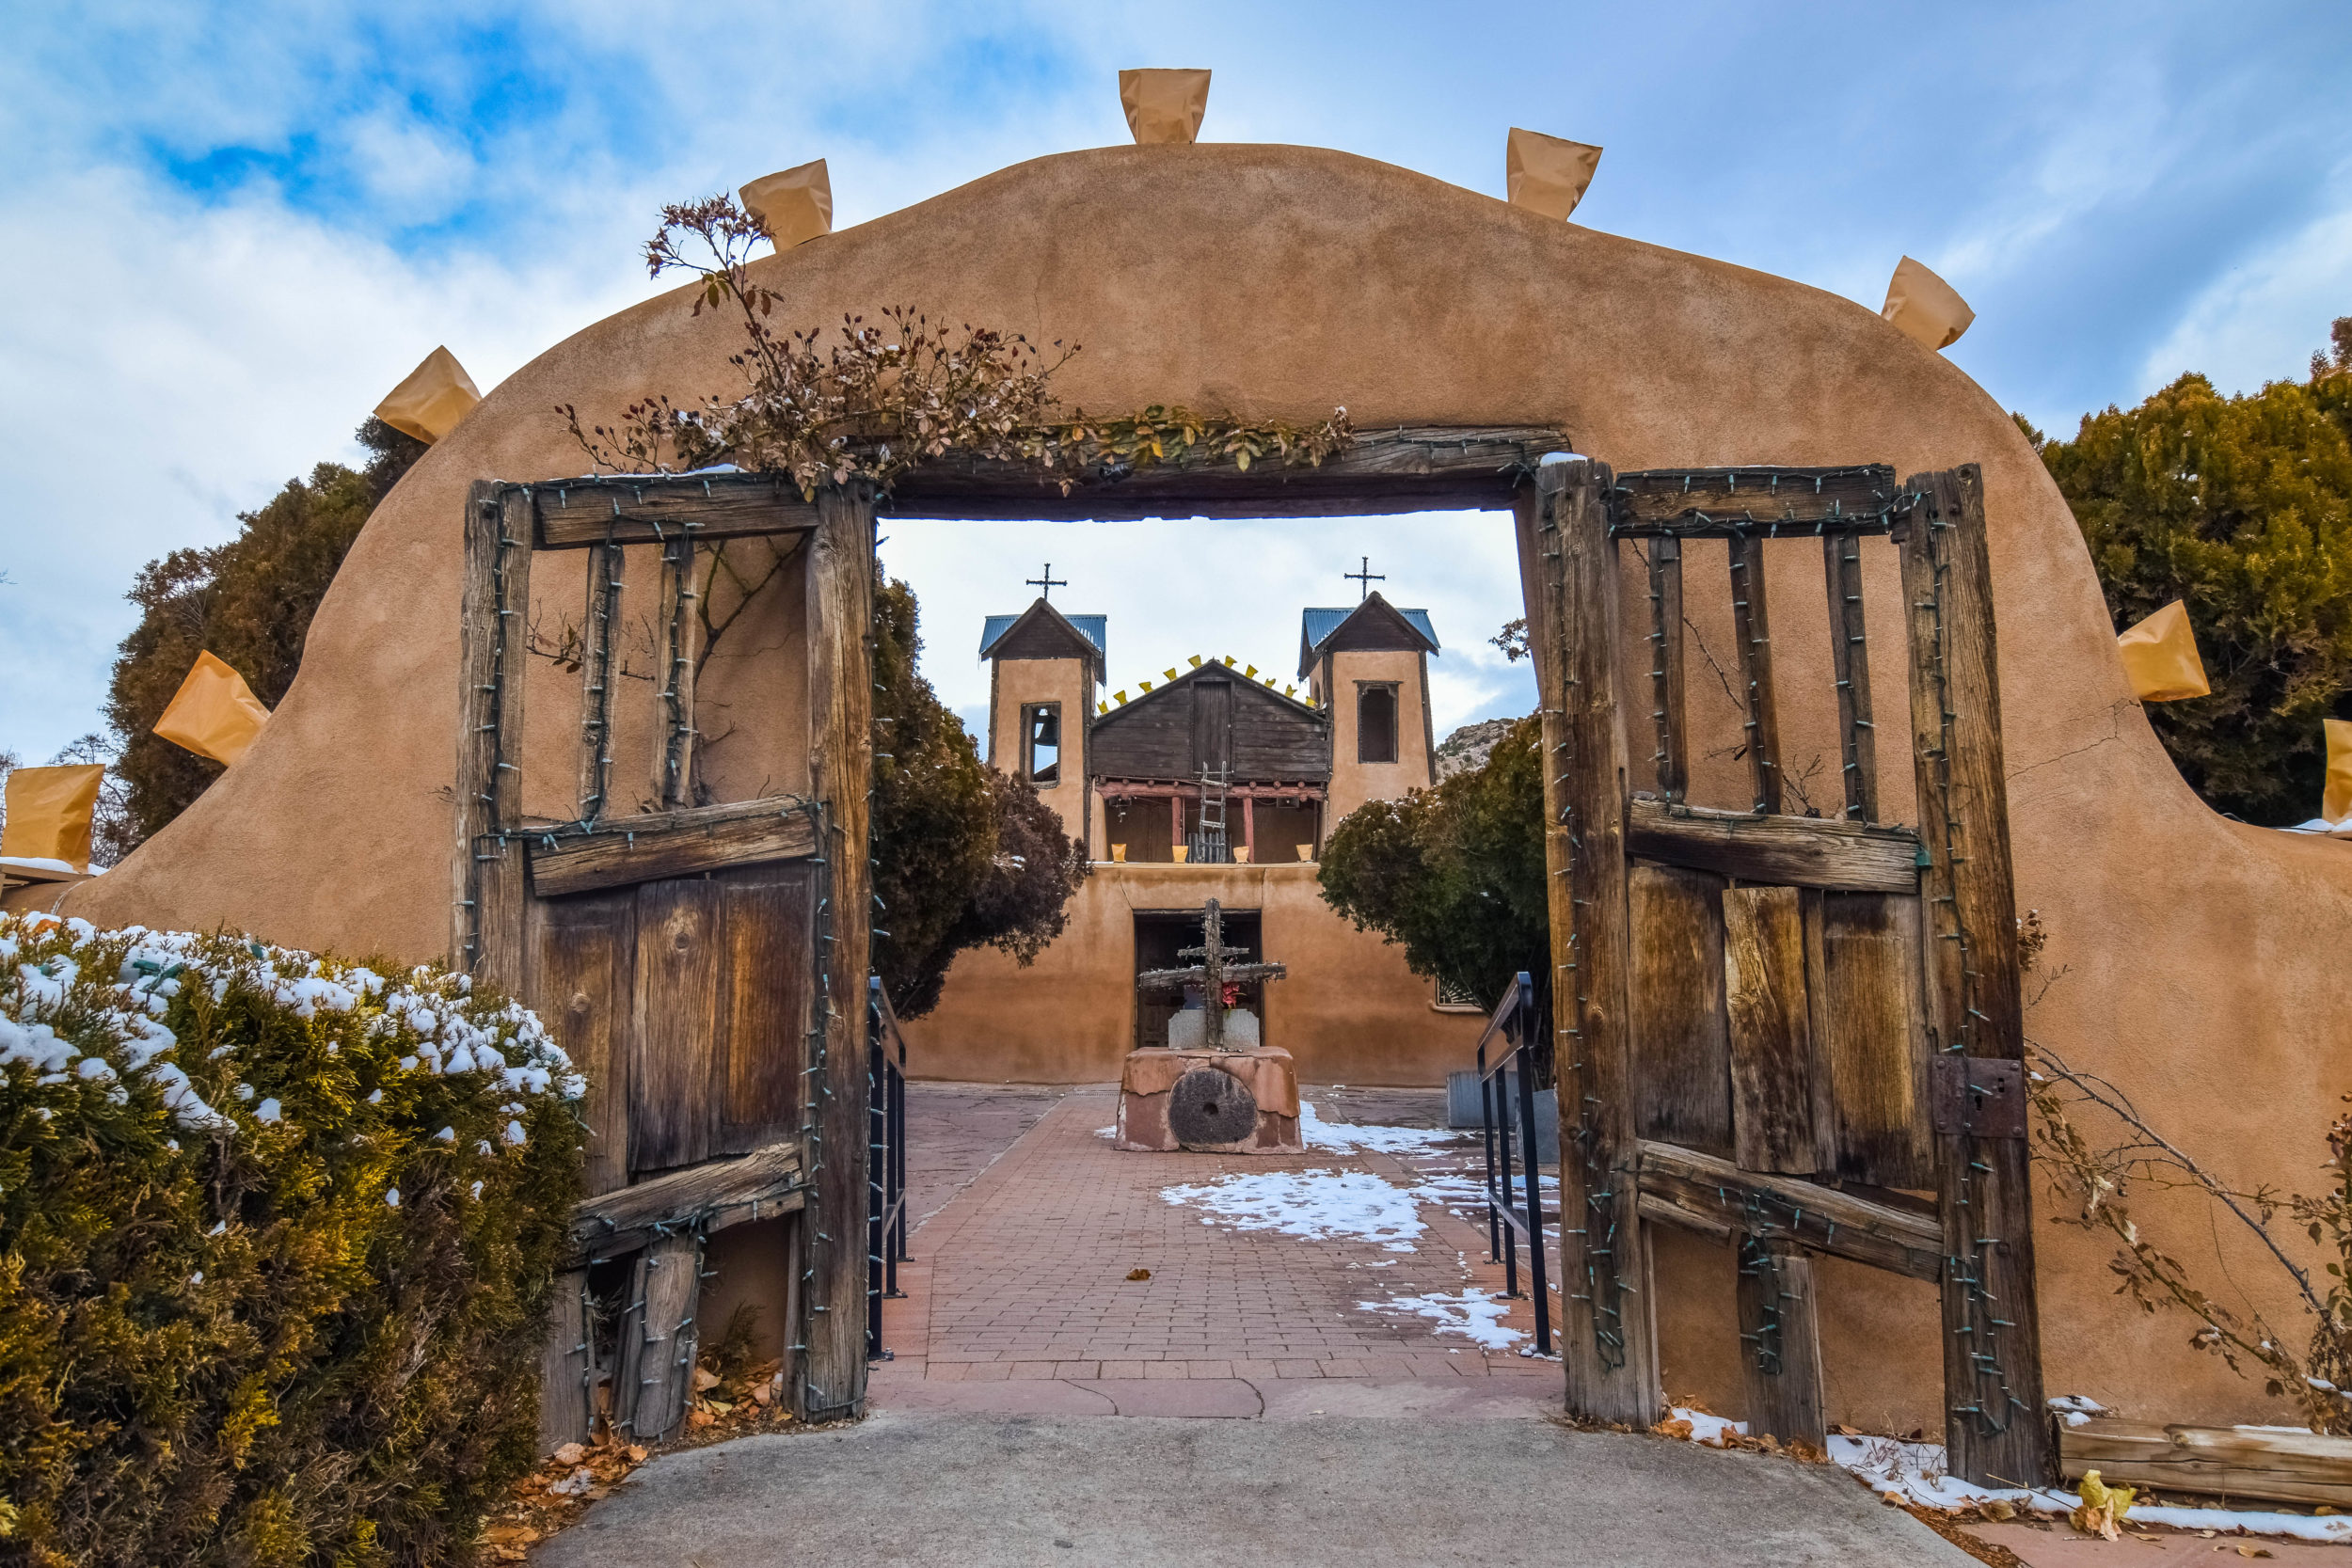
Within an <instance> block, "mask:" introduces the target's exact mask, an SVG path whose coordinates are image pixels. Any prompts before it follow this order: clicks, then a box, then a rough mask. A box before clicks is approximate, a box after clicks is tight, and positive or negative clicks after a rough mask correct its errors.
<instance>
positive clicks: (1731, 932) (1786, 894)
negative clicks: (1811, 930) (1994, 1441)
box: [1723, 887, 1820, 1176]
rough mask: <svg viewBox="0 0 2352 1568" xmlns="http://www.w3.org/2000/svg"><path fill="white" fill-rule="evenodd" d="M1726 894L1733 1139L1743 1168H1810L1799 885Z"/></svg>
mask: <svg viewBox="0 0 2352 1568" xmlns="http://www.w3.org/2000/svg"><path fill="white" fill-rule="evenodd" d="M1723 899H1724V1011H1725V1013H1726V1015H1727V1016H1728V1019H1729V1022H1730V1039H1731V1131H1732V1143H1733V1147H1734V1148H1736V1150H1737V1159H1738V1160H1739V1163H1740V1167H1741V1168H1742V1169H1745V1170H1755V1171H1775V1172H1779V1173H1782V1174H1785V1175H1797V1176H1802V1175H1805V1174H1808V1173H1810V1172H1812V1171H1814V1170H1817V1169H1819V1168H1820V1162H1819V1158H1818V1156H1817V1153H1816V1149H1815V1135H1814V1111H1813V1025H1812V1019H1811V1016H1810V1012H1809V1007H1808V1004H1807V1000H1806V992H1805V984H1804V917H1803V914H1802V911H1801V905H1800V902H1799V899H1798V895H1797V890H1796V889H1795V888H1789V887H1739V888H1729V889H1726V890H1725V891H1724V895H1723Z"/></svg>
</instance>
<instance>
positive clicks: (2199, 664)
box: [2115, 599, 2213, 703]
mask: <svg viewBox="0 0 2352 1568" xmlns="http://www.w3.org/2000/svg"><path fill="white" fill-rule="evenodd" d="M2115 645H2116V647H2117V648H2118V649H2119V650H2121V651H2122V655H2123V673H2125V674H2126V675H2128V676H2130V677H2131V682H2132V695H2133V696H2135V697H2137V698H2138V699H2139V700H2140V701H2141V702H2143V703H2177V702H2180V701H2181V700H2182V699H2184V698H2186V697H2202V696H2205V695H2207V694H2208V693H2210V692H2211V691H2212V690H2213V688H2212V687H2210V686H2208V685H2207V684H2206V683H2205V661H2204V660H2203V659H2201V658H2199V657H2197V634H2196V633H2195V632H2193V631H2191V630H2190V629H2189V625H2188V606H2187V605H2185V604H2184V603H2182V602H2181V601H2180V600H2178V599H2174V600H2173V601H2172V602H2171V603H2170V604H2169V605H2166V606H2165V607H2164V608H2163V609H2162V610H2157V611H2156V612H2155V613H2154V614H2153V615H2151V616H2149V617H2148V618H2147V619H2146V620H2144V621H2142V622H2140V623H2139V624H2138V625H2137V626H2133V627H2131V628H2130V629H2129V630H2127V631H2125V632H2124V633H2123V634H2122V636H2120V637H2118V638H2117V639H2116V640H2115Z"/></svg>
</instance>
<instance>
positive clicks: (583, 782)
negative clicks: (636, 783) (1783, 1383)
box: [580, 545, 623, 822]
mask: <svg viewBox="0 0 2352 1568" xmlns="http://www.w3.org/2000/svg"><path fill="white" fill-rule="evenodd" d="M622 562H623V555H622V552H621V547H620V546H618V545H592V546H589V548H588V609H587V612H586V614H585V616H584V617H583V618H582V620H581V622H580V643H581V647H580V816H581V818H582V819H583V820H586V821H591V822H593V821H595V820H596V818H598V817H600V816H604V815H605V791H606V789H607V787H608V786H609V785H610V784H611V783H612V681H613V675H612V621H613V618H614V617H615V616H617V615H618V614H619V613H620V597H621V566H622Z"/></svg>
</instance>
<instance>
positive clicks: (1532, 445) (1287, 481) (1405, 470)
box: [888, 425, 1569, 521]
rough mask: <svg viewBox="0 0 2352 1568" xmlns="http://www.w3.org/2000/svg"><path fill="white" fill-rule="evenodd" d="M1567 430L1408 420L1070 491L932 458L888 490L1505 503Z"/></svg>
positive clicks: (1267, 502) (1033, 472)
mask: <svg viewBox="0 0 2352 1568" xmlns="http://www.w3.org/2000/svg"><path fill="white" fill-rule="evenodd" d="M1568 447H1569V443H1568V440H1567V438H1566V437H1565V436H1563V435H1562V434H1561V433H1560V432H1559V431H1557V430H1554V429H1550V428H1549V427H1546V426H1541V425H1530V426H1522V425H1505V426H1492V427H1478V428H1467V429H1465V428H1456V427H1453V426H1406V427H1403V428H1399V429H1391V430H1379V431H1363V432H1359V434H1358V436H1357V438H1356V442H1355V444H1354V445H1353V446H1350V447H1349V448H1348V449H1347V450H1346V451H1342V452H1339V453H1338V454H1336V455H1334V456H1332V457H1329V458H1327V459H1325V461H1324V462H1323V464H1322V466H1321V467H1309V466H1307V465H1305V464H1299V465H1296V466H1294V467H1285V466H1283V465H1282V464H1280V463H1279V462H1263V463H1255V464H1252V465H1251V466H1250V467H1248V468H1247V469H1242V468H1239V467H1234V466H1233V465H1232V463H1231V462H1228V461H1216V462H1208V461H1185V462H1182V463H1170V464H1154V465H1152V467H1143V468H1136V469H1132V470H1127V471H1120V470H1116V469H1111V468H1106V467H1102V466H1100V465H1097V466H1091V467H1087V468H1084V469H1080V470H1078V471H1077V472H1076V473H1075V475H1074V478H1075V479H1076V483H1075V484H1073V487H1072V489H1071V491H1070V493H1069V494H1067V495H1065V494H1063V492H1062V480H1063V478H1064V477H1066V476H1063V475H1058V474H1050V473H1048V474H1041V473H1040V472H1039V471H1038V470H1037V469H1035V468H1034V467H1030V466H1029V465H1026V464H1018V463H990V462H979V461H977V460H974V459H972V458H969V457H961V456H957V455H954V454H950V455H949V456H947V457H944V458H940V459H938V460H935V461H933V462H930V463H926V464H924V465H923V466H921V467H918V468H916V469H914V470H913V471H912V472H910V473H908V474H906V475H905V476H903V477H902V478H900V479H899V481H898V483H896V484H895V485H893V486H892V488H891V494H890V498H889V502H888V505H889V511H890V515H893V516H897V517H953V518H965V517H971V518H981V517H1039V518H1055V517H1071V518H1084V519H1092V520H1098V521H1100V520H1109V519H1113V518H1120V517H1185V516H1200V517H1321V516H1347V515H1366V514H1374V513H1392V512H1422V511H1429V510H1435V509H1439V508H1441V507H1458V506H1475V507H1487V506H1492V507H1502V506H1507V505H1509V504H1510V502H1511V496H1512V492H1513V491H1514V490H1515V489H1516V488H1517V487H1518V483H1520V481H1521V480H1522V479H1523V478H1524V477H1525V474H1526V471H1527V469H1529V468H1530V467H1534V465H1535V464H1536V463H1537V462H1538V461H1539V460H1541V459H1542V458H1543V457H1544V456H1545V455H1546V454H1547V453H1549V452H1555V451H1567V450H1568Z"/></svg>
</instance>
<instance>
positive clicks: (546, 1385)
mask: <svg viewBox="0 0 2352 1568" xmlns="http://www.w3.org/2000/svg"><path fill="white" fill-rule="evenodd" d="M549 1291H550V1294H549V1297H548V1337H547V1340H546V1343H545V1344H544V1345H542V1346H541V1348H540V1351H539V1452H540V1453H541V1454H542V1455H546V1454H550V1453H553V1452H554V1451H555V1450H556V1449H559V1448H562V1447H563V1446H564V1444H566V1443H585V1442H586V1441H588V1436H589V1431H588V1427H589V1417H590V1415H591V1413H592V1412H591V1410H590V1406H589V1396H590V1390H591V1383H590V1379H591V1378H592V1377H593V1375H594V1373H595V1365H594V1360H593V1355H594V1347H593V1344H592V1342H591V1340H590V1338H589V1334H588V1304H587V1299H586V1298H587V1294H588V1271H587V1270H586V1269H567V1270H565V1271H564V1273H562V1274H559V1275H556V1276H555V1283H554V1284H553V1285H552V1286H550V1287H549Z"/></svg>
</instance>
